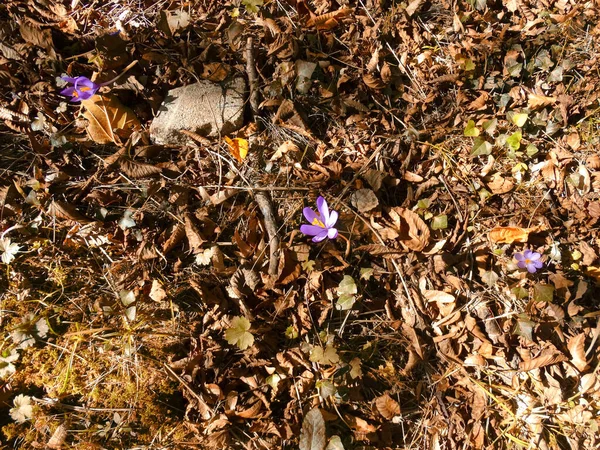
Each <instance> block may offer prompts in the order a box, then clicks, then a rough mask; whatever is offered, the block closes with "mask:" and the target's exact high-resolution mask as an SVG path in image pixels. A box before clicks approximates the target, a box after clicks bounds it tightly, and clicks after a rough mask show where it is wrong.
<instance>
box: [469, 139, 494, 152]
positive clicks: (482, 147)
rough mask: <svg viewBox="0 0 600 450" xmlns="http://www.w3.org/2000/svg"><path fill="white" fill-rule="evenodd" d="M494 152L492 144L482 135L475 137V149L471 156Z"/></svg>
mask: <svg viewBox="0 0 600 450" xmlns="http://www.w3.org/2000/svg"><path fill="white" fill-rule="evenodd" d="M491 153H492V144H490V143H489V142H488V141H486V140H485V139H483V138H482V137H478V138H475V141H474V142H473V151H472V152H471V156H482V155H489V154H491Z"/></svg>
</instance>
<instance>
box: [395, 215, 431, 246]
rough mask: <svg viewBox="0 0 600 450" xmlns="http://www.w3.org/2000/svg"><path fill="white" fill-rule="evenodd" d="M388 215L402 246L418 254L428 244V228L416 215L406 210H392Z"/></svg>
mask: <svg viewBox="0 0 600 450" xmlns="http://www.w3.org/2000/svg"><path fill="white" fill-rule="evenodd" d="M389 214H390V217H391V218H392V219H393V221H394V224H395V225H396V228H397V229H398V230H399V231H400V236H399V239H400V242H401V244H402V245H403V246H405V247H406V248H408V249H410V250H413V251H415V252H420V251H422V250H423V249H424V248H425V247H426V246H427V245H428V244H429V237H430V232H429V227H427V224H426V223H425V222H423V219H421V217H419V215H418V214H417V213H414V212H412V211H411V210H409V209H406V208H392V209H390V212H389Z"/></svg>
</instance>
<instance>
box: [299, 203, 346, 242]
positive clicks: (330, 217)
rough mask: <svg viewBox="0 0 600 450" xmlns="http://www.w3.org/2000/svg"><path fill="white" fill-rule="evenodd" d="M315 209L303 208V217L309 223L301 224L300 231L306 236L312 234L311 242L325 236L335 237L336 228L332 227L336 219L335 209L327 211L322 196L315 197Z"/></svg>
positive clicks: (327, 208)
mask: <svg viewBox="0 0 600 450" xmlns="http://www.w3.org/2000/svg"><path fill="white" fill-rule="evenodd" d="M317 210H318V212H315V211H313V210H312V209H311V208H308V207H307V208H304V210H303V211H302V212H303V213H304V217H306V220H308V222H309V223H310V225H302V226H301V227H300V231H301V232H302V233H304V234H306V235H307V236H313V238H312V241H313V242H321V241H322V240H323V239H325V238H329V239H335V238H336V237H337V236H338V230H337V228H334V225H335V223H336V222H337V220H338V213H337V211H333V210H332V211H329V206H327V202H326V201H325V199H324V198H323V197H319V198H318V199H317Z"/></svg>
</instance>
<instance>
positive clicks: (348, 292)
mask: <svg viewBox="0 0 600 450" xmlns="http://www.w3.org/2000/svg"><path fill="white" fill-rule="evenodd" d="M357 292H358V289H357V288H356V283H355V282H354V278H352V277H351V276H350V275H344V278H343V279H342V281H341V282H340V285H339V286H338V288H337V293H338V296H339V297H338V301H337V303H336V305H335V306H336V308H337V309H339V310H342V311H346V310H348V309H350V308H352V305H354V302H355V298H354V294H356V293H357Z"/></svg>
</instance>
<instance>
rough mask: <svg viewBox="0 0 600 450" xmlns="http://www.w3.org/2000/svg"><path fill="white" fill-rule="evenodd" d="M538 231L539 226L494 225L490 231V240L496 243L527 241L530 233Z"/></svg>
mask: <svg viewBox="0 0 600 450" xmlns="http://www.w3.org/2000/svg"><path fill="white" fill-rule="evenodd" d="M538 231H540V227H531V228H521V227H494V228H492V230H491V231H490V235H489V236H490V240H491V241H492V242H494V243H497V244H512V243H514V242H527V241H528V239H529V234H530V233H536V232H538Z"/></svg>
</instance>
